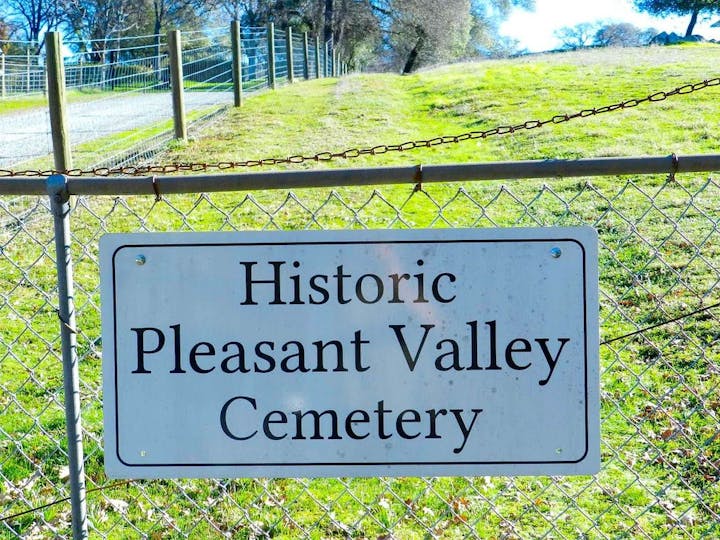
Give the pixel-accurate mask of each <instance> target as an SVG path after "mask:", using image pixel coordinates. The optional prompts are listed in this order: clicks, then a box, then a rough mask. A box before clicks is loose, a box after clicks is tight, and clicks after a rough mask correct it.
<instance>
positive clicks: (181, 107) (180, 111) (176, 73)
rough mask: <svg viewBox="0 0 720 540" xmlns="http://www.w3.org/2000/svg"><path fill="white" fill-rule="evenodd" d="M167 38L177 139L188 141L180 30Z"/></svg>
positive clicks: (171, 33) (169, 33)
mask: <svg viewBox="0 0 720 540" xmlns="http://www.w3.org/2000/svg"><path fill="white" fill-rule="evenodd" d="M167 37H168V47H169V49H170V88H171V89H172V102H173V123H174V125H175V138H176V139H180V140H186V139H187V124H186V121H185V96H184V93H183V66H182V44H181V37H180V30H170V31H169V32H168V35H167Z"/></svg>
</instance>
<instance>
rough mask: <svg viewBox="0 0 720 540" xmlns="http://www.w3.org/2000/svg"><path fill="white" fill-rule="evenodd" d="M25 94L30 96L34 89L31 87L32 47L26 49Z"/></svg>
mask: <svg viewBox="0 0 720 540" xmlns="http://www.w3.org/2000/svg"><path fill="white" fill-rule="evenodd" d="M25 77H26V79H27V80H26V81H25V93H27V94H29V93H30V90H31V89H32V88H31V86H30V47H29V46H28V48H27V49H25Z"/></svg>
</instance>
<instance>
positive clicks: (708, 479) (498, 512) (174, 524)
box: [0, 173, 720, 539]
mask: <svg viewBox="0 0 720 540" xmlns="http://www.w3.org/2000/svg"><path fill="white" fill-rule="evenodd" d="M127 182H128V184H130V183H132V182H137V180H136V179H128V180H127ZM718 200H720V182H718V181H717V178H716V177H713V176H710V177H708V176H707V175H706V174H704V173H703V174H694V173H693V174H691V173H683V174H679V175H677V177H675V176H674V175H672V174H671V175H670V176H669V177H668V176H664V175H663V176H653V175H641V176H637V175H636V176H622V177H597V178H593V179H592V180H590V179H589V178H578V179H572V180H571V179H556V180H553V181H550V182H543V181H539V180H523V181H510V182H506V183H500V182H498V181H492V182H463V183H461V184H458V183H433V184H424V185H420V184H417V185H414V186H413V185H410V186H408V185H389V186H384V187H382V188H377V189H374V188H368V187H360V186H344V187H337V188H334V189H332V188H327V189H326V188H312V189H310V188H308V189H294V190H279V191H255V192H237V191H233V192H225V193H200V194H193V195H170V196H163V197H162V198H160V199H159V200H156V198H155V197H153V196H123V197H118V196H80V197H77V198H76V199H75V200H74V201H73V210H72V212H71V224H72V240H73V244H72V258H73V261H74V266H75V294H74V302H75V306H76V314H77V334H76V337H77V342H78V346H77V353H78V357H79V369H80V393H81V406H82V419H83V427H84V433H83V443H84V447H85V460H84V466H85V474H86V482H87V488H88V494H87V508H88V524H89V528H90V533H91V535H92V536H94V537H99V538H127V537H136V536H143V537H149V538H222V537H232V538H270V537H274V538H378V539H379V538H464V537H470V538H506V539H511V538H523V539H524V538H573V539H574V538H692V539H698V538H707V539H711V538H717V537H718V536H720V516H719V514H720V427H719V425H720V424H719V423H718V413H719V412H720V395H719V394H718V391H719V386H720V324H718V323H719V318H720V317H719V313H718V309H717V302H718V301H719V296H718V282H719V281H720V241H719V240H720V230H719V227H720V211H719V210H718V204H717V201H718ZM0 215H1V216H2V218H0V223H2V230H1V231H0V320H2V321H3V324H2V327H1V330H0V482H1V484H0V502H1V503H2V504H0V507H2V509H3V510H2V518H3V521H2V525H1V526H0V538H54V537H64V536H67V535H68V534H69V531H70V515H71V514H70V504H69V502H67V501H65V502H63V501H60V502H56V501H58V500H59V499H62V498H64V497H66V496H68V493H69V488H68V475H69V472H68V467H67V464H68V455H67V452H68V448H67V441H66V438H65V416H64V414H65V412H64V405H63V401H64V396H63V381H62V366H61V360H60V358H59V352H58V351H59V349H60V337H59V336H60V334H59V321H58V314H57V301H56V288H57V281H56V280H57V277H56V270H55V253H54V236H53V232H52V218H51V216H50V212H49V203H48V202H47V200H46V199H45V198H35V197H22V198H20V199H18V198H15V199H13V200H12V202H5V201H0ZM31 216H32V217H33V219H29V217H31ZM557 225H562V226H573V225H590V226H592V227H595V228H596V229H597V231H598V233H599V238H600V258H599V259H600V262H599V264H600V269H599V270H600V272H599V273H600V325H601V340H604V342H603V345H602V346H601V350H600V359H601V434H602V448H601V452H602V469H601V472H600V473H599V474H598V475H596V476H593V477H588V476H580V477H516V478H510V477H495V478H492V477H462V478H461V477H448V478H371V479H355V478H335V479H313V480H309V479H295V480H292V479H281V480H280V479H271V478H267V479H256V480H249V479H248V480H242V479H241V480H227V479H215V480H157V481H148V480H143V481H129V482H121V483H119V484H118V483H110V481H109V480H108V479H107V478H106V477H105V475H104V472H103V450H102V448H103V447H102V437H103V434H102V404H101V400H102V382H101V368H100V365H101V357H102V342H101V337H100V335H101V334H100V314H99V308H100V306H99V290H98V287H99V269H98V241H99V238H100V237H101V236H102V235H103V234H105V233H107V232H128V231H243V230H305V229H405V228H451V227H453V228H454V227H463V228H482V227H518V226H523V227H525V226H540V227H546V226H557ZM558 309H561V301H560V302H559V306H558ZM668 321H671V322H668ZM616 338H619V339H616ZM517 399H522V396H517ZM53 503H54V504H53ZM45 505H47V506H45ZM36 508H39V509H37V510H35V509H36Z"/></svg>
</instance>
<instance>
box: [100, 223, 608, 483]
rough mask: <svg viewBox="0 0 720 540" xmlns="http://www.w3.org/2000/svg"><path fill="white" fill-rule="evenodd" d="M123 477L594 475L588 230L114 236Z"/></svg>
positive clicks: (114, 450)
mask: <svg viewBox="0 0 720 540" xmlns="http://www.w3.org/2000/svg"><path fill="white" fill-rule="evenodd" d="M100 259H101V265H100V266H101V289H102V318H103V345H104V347H103V349H104V351H103V376H104V411H105V464H106V470H107V474H108V475H109V476H111V477H121V478H161V477H254V476H271V477H297V476H376V475H382V476H388V475H390V476H427V475H433V476H437V475H500V474H502V475H538V474H542V475H559V474H592V473H595V472H597V471H598V469H599V463H600V451H599V447H600V442H599V438H600V437H599V397H598V347H599V345H598V288H597V280H598V277H597V235H596V233H595V231H594V230H592V229H590V228H548V229H472V230H469V229H468V230H412V231H408V230H403V231H342V232H340V231H313V232H308V231H304V232H242V233H240V232H239V233H165V234H145V233H141V234H112V235H107V236H105V237H103V238H102V240H101V242H100Z"/></svg>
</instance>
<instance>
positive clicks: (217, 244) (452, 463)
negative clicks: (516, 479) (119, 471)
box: [112, 238, 590, 467]
mask: <svg viewBox="0 0 720 540" xmlns="http://www.w3.org/2000/svg"><path fill="white" fill-rule="evenodd" d="M526 242H527V243H538V242H572V243H574V244H577V245H578V246H580V250H581V251H582V275H583V308H584V309H583V313H584V321H583V328H584V332H585V335H584V337H585V339H584V342H583V349H584V353H585V361H584V366H585V373H584V381H585V452H584V453H583V454H582V456H580V458H578V459H574V460H557V461H554V460H553V461H532V460H531V461H361V462H355V461H350V462H345V461H342V462H338V461H318V462H297V463H287V462H271V463H268V462H262V463H147V462H146V463H128V462H126V461H125V460H123V459H122V457H120V426H119V415H118V411H119V404H118V351H117V317H116V307H117V301H116V295H115V293H116V290H117V287H116V280H115V257H116V255H117V254H118V252H119V251H121V250H123V249H126V248H157V247H243V246H300V245H302V246H313V245H330V246H332V245H373V244H497V243H526ZM112 285H113V292H112V298H113V307H112V309H113V345H114V350H113V361H114V366H113V373H114V379H115V380H114V381H113V384H114V387H115V404H114V405H115V455H116V456H117V459H118V461H119V462H120V463H122V464H123V465H125V466H126V467H319V466H323V467H331V466H335V467H338V466H339V467H349V466H352V467H359V466H382V465H392V466H402V465H408V466H418V465H428V466H432V465H447V466H458V465H560V464H575V463H580V462H581V461H583V460H584V459H585V458H586V457H587V454H588V452H589V437H590V436H589V430H590V425H589V418H588V416H589V411H588V407H589V404H588V305H587V259H586V253H585V246H583V244H582V243H581V242H580V241H578V240H576V239H574V238H531V239H507V240H504V239H497V240H487V239H473V240H468V239H458V240H358V241H339V240H334V241H324V242H323V241H315V242H310V241H308V242H302V241H300V242H227V243H225V242H198V243H186V242H183V243H177V244H175V243H167V244H124V245H122V246H119V247H117V248H116V249H115V251H113V255H112Z"/></svg>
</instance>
